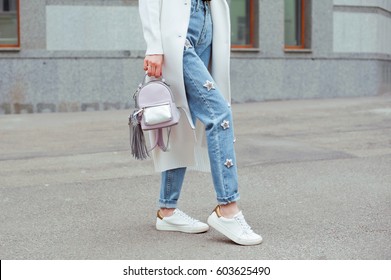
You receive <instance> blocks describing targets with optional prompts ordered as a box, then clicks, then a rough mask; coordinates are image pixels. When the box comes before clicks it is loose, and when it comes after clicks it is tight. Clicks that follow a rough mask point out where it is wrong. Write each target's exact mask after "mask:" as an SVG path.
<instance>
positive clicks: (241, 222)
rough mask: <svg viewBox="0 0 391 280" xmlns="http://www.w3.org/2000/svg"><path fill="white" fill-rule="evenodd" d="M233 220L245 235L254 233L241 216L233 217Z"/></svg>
mask: <svg viewBox="0 0 391 280" xmlns="http://www.w3.org/2000/svg"><path fill="white" fill-rule="evenodd" d="M234 219H235V220H236V221H237V222H238V223H239V225H240V227H241V228H242V230H243V232H244V233H245V234H252V233H254V231H253V230H252V229H251V227H250V226H249V225H248V224H247V222H246V220H245V219H244V217H243V215H239V216H236V217H234Z"/></svg>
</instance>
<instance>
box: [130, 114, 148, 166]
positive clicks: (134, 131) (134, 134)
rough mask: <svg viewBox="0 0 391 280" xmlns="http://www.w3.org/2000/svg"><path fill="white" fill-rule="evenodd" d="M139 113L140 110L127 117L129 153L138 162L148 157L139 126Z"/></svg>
mask: <svg viewBox="0 0 391 280" xmlns="http://www.w3.org/2000/svg"><path fill="white" fill-rule="evenodd" d="M141 112H142V110H137V111H135V112H133V114H132V115H130V117H129V128H130V134H131V135H130V139H131V142H130V146H131V152H132V156H133V157H134V158H136V159H139V160H143V159H147V158H148V157H149V153H148V148H147V145H146V142H145V137H144V133H143V130H142V129H141V124H140V120H141V115H140V113H141Z"/></svg>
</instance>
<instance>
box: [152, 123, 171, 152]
mask: <svg viewBox="0 0 391 280" xmlns="http://www.w3.org/2000/svg"><path fill="white" fill-rule="evenodd" d="M170 134H171V127H167V144H165V143H164V139H163V128H158V129H157V130H156V139H155V144H154V145H153V147H152V148H150V149H149V152H150V151H152V150H153V149H155V148H156V147H159V148H160V149H161V150H162V151H163V152H167V151H168V144H169V142H170Z"/></svg>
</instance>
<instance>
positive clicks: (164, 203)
mask: <svg viewBox="0 0 391 280" xmlns="http://www.w3.org/2000/svg"><path fill="white" fill-rule="evenodd" d="M158 206H159V208H177V201H169V200H161V199H160V200H159V203H158Z"/></svg>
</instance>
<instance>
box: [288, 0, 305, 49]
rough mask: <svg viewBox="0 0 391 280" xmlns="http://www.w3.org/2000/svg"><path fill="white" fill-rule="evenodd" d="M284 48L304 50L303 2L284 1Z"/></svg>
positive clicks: (300, 0)
mask: <svg viewBox="0 0 391 280" xmlns="http://www.w3.org/2000/svg"><path fill="white" fill-rule="evenodd" d="M285 48H287V49H303V48H305V0H285Z"/></svg>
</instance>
